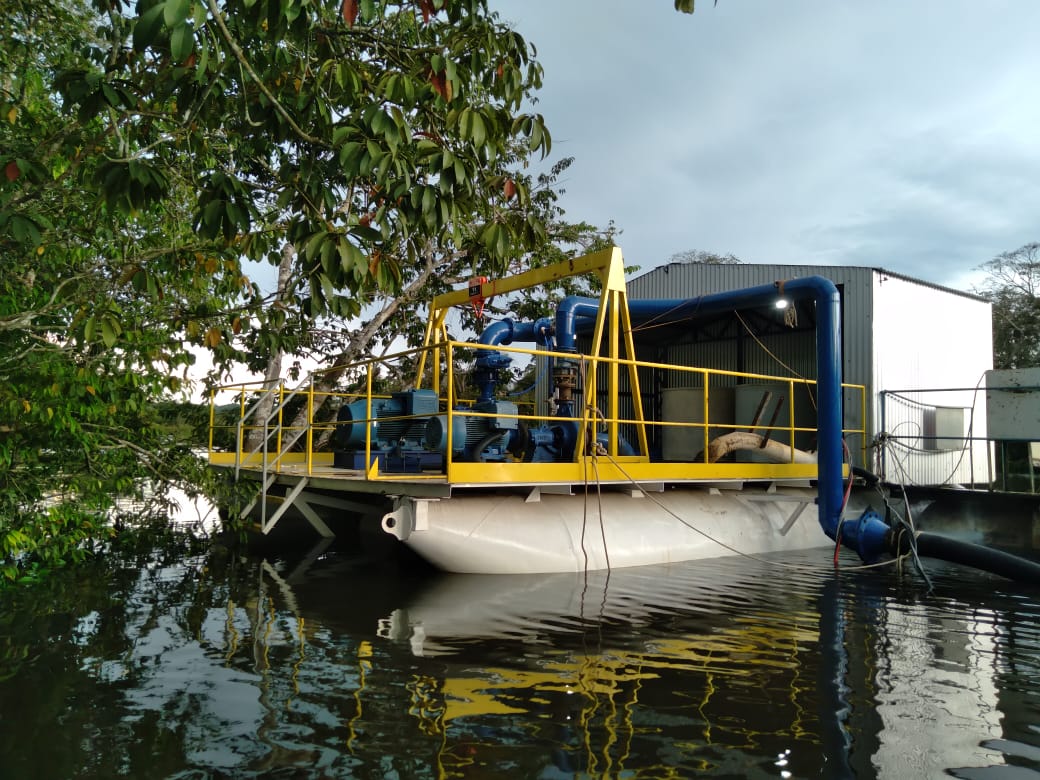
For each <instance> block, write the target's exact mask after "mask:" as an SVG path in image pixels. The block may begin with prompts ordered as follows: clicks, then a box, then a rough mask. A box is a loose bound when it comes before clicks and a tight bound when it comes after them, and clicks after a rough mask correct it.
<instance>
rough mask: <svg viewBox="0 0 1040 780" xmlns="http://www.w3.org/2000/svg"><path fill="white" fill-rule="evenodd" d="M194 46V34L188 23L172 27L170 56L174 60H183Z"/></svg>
mask: <svg viewBox="0 0 1040 780" xmlns="http://www.w3.org/2000/svg"><path fill="white" fill-rule="evenodd" d="M194 48H195V34H194V30H192V27H191V25H190V24H187V23H185V24H181V25H178V26H177V27H174V28H173V33H171V35H170V56H171V57H173V61H174V62H184V61H185V60H186V59H188V57H189V56H190V55H191V52H192V49H194Z"/></svg>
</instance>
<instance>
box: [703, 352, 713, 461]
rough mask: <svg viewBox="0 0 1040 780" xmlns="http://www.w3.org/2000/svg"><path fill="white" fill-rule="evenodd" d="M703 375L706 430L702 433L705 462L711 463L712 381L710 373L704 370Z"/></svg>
mask: <svg viewBox="0 0 1040 780" xmlns="http://www.w3.org/2000/svg"><path fill="white" fill-rule="evenodd" d="M701 376H702V377H703V378H702V380H701V382H702V383H703V385H704V416H703V417H702V419H703V421H704V430H703V431H702V433H703V434H704V462H705V463H709V462H710V461H709V459H708V445H709V444H710V443H711V442H710V441H708V438H709V434H708V410H709V409H711V402H710V401H709V399H708V382H709V381H710V374H709V373H708V372H707V371H703V372H702V373H701Z"/></svg>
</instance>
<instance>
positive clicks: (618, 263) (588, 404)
mask: <svg viewBox="0 0 1040 780" xmlns="http://www.w3.org/2000/svg"><path fill="white" fill-rule="evenodd" d="M588 273H595V274H597V275H598V276H599V279H600V282H601V283H602V285H603V292H602V293H601V294H600V301H599V311H598V313H597V315H596V327H595V330H594V331H593V336H592V347H591V350H590V354H592V355H602V353H603V336H604V331H606V334H607V354H606V356H607V357H608V358H610V361H609V362H608V363H607V366H608V368H607V410H606V412H605V413H602V415H603V417H604V418H605V419H606V420H607V441H608V447H607V450H608V452H609V453H610V455H611V456H612V457H614V458H619V457H621V456H620V455H619V452H618V422H617V420H618V418H619V416H620V409H619V408H618V397H619V394H620V390H621V388H620V372H619V369H620V366H621V363H619V362H618V361H619V360H620V359H627V360H628V361H635V359H636V351H635V345H634V344H633V341H632V321H631V318H630V316H629V312H628V293H627V289H626V287H625V263H624V258H623V257H622V254H621V249H619V248H618V247H611V248H610V249H604V250H601V251H599V252H593V253H592V254H589V255H585V256H584V257H579V258H575V259H572V260H567V261H564V262H562V263H555V264H554V265H549V266H546V267H544V268H532V269H531V270H529V271H524V272H523V273H520V274H516V275H515V276H510V277H506V278H505V279H493V280H490V281H486V282H483V283H482V284H481V285H480V296H481V297H482V298H483V299H485V300H487V299H489V298H491V297H492V296H495V295H505V294H507V293H511V292H518V291H520V290H527V289H530V288H532V287H539V286H541V285H544V284H548V283H550V282H555V281H558V280H560V279H566V278H568V277H572V276H581V275H583V274H588ZM471 294H472V293H471V291H470V290H469V289H465V290H455V291H453V292H449V293H443V294H442V295H438V296H437V297H436V298H434V299H433V301H432V302H431V304H430V316H429V320H428V321H427V324H426V337H425V342H424V346H426V347H433V349H432V350H428V351H432V352H433V365H432V370H433V390H434V391H436V392H437V394H438V395H440V389H441V388H440V384H441V378H440V366H441V361H442V359H446V357H447V356H446V355H444V354H442V349H443V346H442V345H446V344H448V343H449V342H450V339H449V337H448V330H447V327H446V321H447V317H448V312H449V311H450V310H451V309H452V307H454V306H463V305H465V304H467V303H469V302H470V301H471ZM622 338H623V339H624V355H622V354H621V347H622V344H621V341H622ZM426 355H427V351H424V352H423V353H422V357H421V358H420V359H419V365H418V368H417V370H416V376H415V387H416V389H418V388H419V387H420V386H421V382H422V376H423V373H424V371H425V368H426ZM627 365H628V379H629V390H630V392H631V394H632V405H633V410H634V412H633V413H634V419H635V420H636V422H637V425H636V430H637V431H638V452H639V455H638V456H635V457H633V456H629V457H628V458H623V459H624V460H635V461H647V460H649V452H650V450H649V445H648V444H647V437H646V426H645V425H643V422H644V420H643V402H642V396H641V395H640V391H639V374H638V371H637V369H636V366H635V364H634V362H629V363H628V364H627ZM591 379H592V381H588V382H586V384H585V406H584V408H585V409H586V410H596V409H597V407H596V382H595V377H594V376H592V377H591ZM453 402H454V388H451V387H449V388H448V404H449V409H450V408H451V405H452V404H453ZM583 416H586V417H587V414H586V415H583ZM592 421H593V422H594V421H595V420H594V419H593V420H592ZM587 428H588V426H587V425H579V426H578V442H577V446H576V448H575V451H576V452H577V453H582V452H585V437H586V429H587Z"/></svg>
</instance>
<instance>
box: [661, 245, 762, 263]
mask: <svg viewBox="0 0 1040 780" xmlns="http://www.w3.org/2000/svg"><path fill="white" fill-rule="evenodd" d="M669 262H671V263H697V264H699V265H738V264H740V263H743V262H744V261H743V260H741V259H740V258H739V257H737V256H736V255H734V254H728V255H718V254H715V253H714V252H705V251H704V250H703V249H687V250H685V251H683V252H676V253H675V254H674V255H672V256H671V257H670V258H669Z"/></svg>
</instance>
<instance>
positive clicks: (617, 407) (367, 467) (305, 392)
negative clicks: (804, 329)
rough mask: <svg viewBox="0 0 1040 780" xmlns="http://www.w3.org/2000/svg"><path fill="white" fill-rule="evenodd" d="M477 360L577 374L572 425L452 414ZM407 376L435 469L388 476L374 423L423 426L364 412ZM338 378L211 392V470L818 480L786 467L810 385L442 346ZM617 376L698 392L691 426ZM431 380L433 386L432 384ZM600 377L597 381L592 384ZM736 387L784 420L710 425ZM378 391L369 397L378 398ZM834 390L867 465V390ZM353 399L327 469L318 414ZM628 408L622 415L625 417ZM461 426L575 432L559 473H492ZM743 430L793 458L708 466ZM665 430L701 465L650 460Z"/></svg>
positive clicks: (361, 366)
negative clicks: (470, 450) (625, 449)
mask: <svg viewBox="0 0 1040 780" xmlns="http://www.w3.org/2000/svg"><path fill="white" fill-rule="evenodd" d="M480 350H494V351H496V352H502V353H510V354H515V355H517V356H518V357H526V358H527V359H530V360H534V361H536V365H539V363H538V361H542V362H543V363H542V364H544V362H545V361H548V360H550V359H556V360H570V361H574V362H576V363H577V364H578V365H579V374H580V379H579V390H578V392H576V394H575V402H574V411H573V414H572V415H571V416H566V417H560V416H555V415H553V414H550V413H544V414H538V413H537V409H535V410H531V411H528V410H527V409H526V408H525V409H523V410H521V409H518V411H517V412H516V413H515V414H510V413H508V412H503V411H500V410H496V411H494V412H484V411H477V410H474V409H471V408H460V407H461V406H462V401H461V400H460V399H462V398H463V397H464V396H466V395H467V393H465V392H464V384H465V371H466V369H465V368H460V366H463V365H465V364H469V363H471V362H472V360H473V358H474V357H475V356H476V354H477V353H478V352H479V351H480ZM615 354H616V353H615ZM415 365H420V366H422V367H423V368H422V371H423V375H421V376H420V377H419V378H418V379H417V380H412V381H404V380H402V381H401V382H399V383H397V387H399V388H400V389H401V390H407V389H422V387H421V386H422V385H424V384H426V385H431V384H436V385H437V387H436V390H437V415H440V416H444V418H445V420H446V438H447V443H446V446H445V448H444V449H445V452H444V453H443V459H442V461H441V463H440V466H439V467H424V468H422V470H421V471H416V472H394V471H389V470H388V469H386V468H383V467H381V465H380V459H379V457H378V456H379V452H378V443H377V442H376V441H373V437H372V430H373V423H377V424H378V425H385V424H386V423H392V422H405V421H408V420H417V421H421V420H424V419H428V418H429V417H431V416H432V415H430V414H412V415H394V416H379V415H378V414H374V413H373V402H374V401H376V400H379V399H385V398H389V397H390V395H389V394H388V393H387V392H386V391H385V388H384V387H383V385H385V384H387V378H388V377H390V376H395V375H396V376H401V377H404V376H410V375H411V370H412V369H413V368H414V366H415ZM346 369H347V372H348V375H350V376H352V377H353V385H354V387H353V389H350V390H342V391H333V390H325V389H321V388H322V377H323V375H324V374H325V372H317V373H316V374H314V375H313V376H312V377H311V378H310V379H309V380H308V382H307V383H306V384H305V385H303V386H300V387H297V388H295V389H288V388H286V387H285V386H284V385H278V386H276V387H275V388H273V389H272V388H268V387H267V386H265V385H264V384H263V383H255V382H254V383H244V384H236V385H228V386H225V387H221V388H218V389H217V390H215V391H214V393H213V395H212V396H211V411H210V448H209V458H210V462H211V463H213V464H214V465H222V466H228V465H235V466H236V467H241V468H264V469H265V470H270V471H274V472H278V471H281V470H288V469H292V470H294V471H296V472H297V473H306V474H314V473H316V472H317V471H321V472H323V473H329V472H337V471H338V472H339V473H340V474H342V475H343V476H353V477H354V478H359V477H364V478H367V479H370V480H393V481H413V480H431V479H432V480H442V481H447V482H448V483H452V484H472V485H482V484H487V485H493V484H517V483H519V484H542V483H554V482H556V483H572V484H574V483H579V482H584V481H601V482H627V481H637V482H667V481H694V480H698V481H699V480H704V481H713V480H736V479H742V480H753V479H784V478H790V479H795V478H803V479H810V478H814V477H815V476H816V471H817V467H816V464H814V463H795V462H794V453H793V448H794V447H795V443H796V441H797V440H798V439H799V438H806V437H809V436H811V435H813V434H815V432H816V429H815V427H813V426H806V425H804V424H803V425H799V424H796V423H797V421H796V408H795V407H796V405H795V403H794V398H795V396H796V390H797V391H800V393H801V394H802V395H804V396H808V398H810V399H813V401H814V399H815V393H814V387H815V382H814V381H812V380H808V379H803V378H796V377H790V376H783V377H781V376H771V375H767V374H756V373H746V372H736V371H727V370H721V369H711V368H703V367H695V366H681V365H675V364H666V363H657V362H649V361H640V360H634V359H630V358H625V357H606V356H597V355H580V354H573V353H560V352H552V351H547V350H533V349H525V348H521V347H513V346H503V345H494V346H488V345H482V344H474V343H469V342H457V341H450V340H448V341H440V342H438V343H436V344H431V345H429V346H425V347H417V348H414V349H409V350H405V351H403V352H400V353H397V354H395V355H392V356H388V357H383V358H374V359H371V360H365V361H360V362H357V363H354V364H352V365H350V366H348V367H346ZM333 370H336V371H338V372H343V367H337V368H336V369H329V371H333ZM619 374H623V375H624V376H628V377H635V378H636V381H639V379H638V378H639V377H640V376H641V375H642V376H646V375H647V374H650V375H654V374H656V375H657V379H658V380H659V381H658V382H657V384H659V385H667V386H669V387H689V388H691V389H698V390H701V391H702V393H703V397H702V398H701V399H699V406H700V409H699V410H698V411H699V413H700V414H699V416H700V419H699V420H685V421H684V420H665V419H660V415H656V414H654V413H652V412H653V410H652V409H648V408H644V404H645V403H646V402H647V399H646V398H642V397H640V395H639V393H638V387H636V388H633V390H634V392H630V391H629V390H626V387H628V386H627V385H625V380H624V376H622V379H621V381H620V382H619V381H618V375H619ZM601 375H602V376H601ZM424 376H425V380H426V381H424ZM434 378H436V382H434V381H433V379H434ZM604 378H605V379H606V381H605V382H604V381H602V380H603V379H604ZM738 383H745V384H747V383H752V384H754V383H764V384H769V385H773V386H780V387H782V388H786V398H787V399H788V402H787V412H786V413H785V414H784V415H781V417H782V419H780V418H777V419H775V420H770V421H768V422H767V423H763V422H762V421H761V420H758V421H756V422H755V423H754V425H751V424H749V423H748V422H746V421H744V422H737V421H736V419H735V418H728V419H712V415H711V410H712V394H713V393H715V394H716V396H717V395H718V394H719V393H720V392H731V391H730V388H733V387H735V386H736V385H737V384H738ZM604 385H605V386H606V387H605V389H604ZM377 386H378V388H379V392H376V387H377ZM842 387H843V390H844V391H845V396H846V398H849V397H852V398H855V397H856V395H858V399H859V403H858V407H859V420H860V427H846V428H844V432H845V434H846V436H847V437H855V436H859V437H860V442H861V453H862V454H861V457H863V458H864V460H863V461H862V462H863V463H864V464H865V463H866V461H865V458H866V446H867V436H866V432H865V430H864V428H863V427H862V426H863V425H864V424H865V422H864V421H865V420H866V389H865V387H864V386H863V385H854V384H844V385H843V386H842ZM611 388H613V390H611ZM265 389H267V390H268V391H271V392H273V393H274V396H275V401H274V404H273V409H274V410H275V411H274V412H273V414H272V417H271V418H270V419H269V420H267V421H263V420H256V419H253V418H252V417H251V414H255V412H253V409H254V408H255V407H254V405H253V404H252V403H251V402H252V401H254V400H255V399H257V398H259V396H260V394H261V393H262V392H263V391H264V390H265ZM431 389H433V388H431ZM228 393H231V394H233V397H234V398H235V401H234V407H233V408H235V409H237V419H233V420H232V419H230V417H229V415H228V411H229V410H230V408H232V407H231V405H230V404H226V405H225V406H223V407H218V405H217V403H216V401H217V398H218V397H226V395H227V394H228ZM626 393H629V395H626ZM505 395H506V394H505V392H504V391H503V392H501V393H499V394H498V396H499V399H502V398H503V397H505ZM626 398H628V400H627V401H626ZM359 400H364V401H365V409H366V414H365V416H364V418H363V419H352V420H351V424H353V425H362V426H364V431H365V435H364V450H363V461H362V463H363V465H364V468H362V469H352V468H343V467H340V468H337V467H336V466H335V454H334V452H333V450H332V447H331V445H329V444H327V443H324V442H326V441H327V440H328V439H329V438H330V436H331V435H332V433H333V432H334V430H335V428H336V426H337V421H336V420H335V419H334V418H333V419H326V418H325V417H323V416H322V415H320V414H319V410H321V409H323V408H327V407H329V406H330V404H329V403H328V402H329V401H336V402H338V404H343V403H351V402H354V401H359ZM649 400H653V396H650V397H649ZM290 401H294V402H295V405H290ZM626 403H627V405H628V408H627V409H624V411H623V407H624V406H625V404H626ZM518 406H519V404H518ZM778 406H779V404H778ZM290 415H291V417H290ZM460 416H462V417H466V418H471V419H477V418H506V419H515V420H517V421H519V422H522V423H524V424H526V425H528V426H530V427H533V428H534V427H538V426H541V425H544V424H559V423H562V422H571V423H574V425H575V426H576V429H577V430H576V443H575V447H574V450H575V455H574V458H573V459H572V460H571V461H570V462H567V463H560V462H525V461H523V460H522V459H516V458H512V457H507V458H505V459H504V460H502V461H498V462H473V461H467V460H462V459H460V458H457V457H456V456H455V455H454V453H455V451H456V449H457V448H456V446H455V445H456V442H454V441H453V439H454V436H455V430H454V429H455V426H454V422H455V420H456V418H458V417H460ZM293 417H299V418H300V420H301V422H300V423H295V422H294V421H293V419H292V418H293ZM287 418H289V419H287ZM751 428H753V431H754V432H755V433H758V434H760V435H761V436H763V437H766V438H771V437H782V438H783V439H785V443H786V444H788V445H789V446H791V447H792V456H791V460H790V462H786V463H765V462H711V461H710V460H709V456H708V452H709V445H710V443H711V440H712V437H713V436H718V435H719V433H720V432H723V433H725V432H731V431H747V430H749V429H751ZM258 430H263V431H264V432H265V433H266V435H267V437H268V440H269V445H270V446H269V447H268V449H266V450H263V451H262V452H261V451H257V452H250V451H248V450H247V449H246V447H245V442H246V441H247V439H248V438H249V434H250V433H251V432H252V431H258ZM669 430H686V431H689V432H690V434H691V435H692V436H693V437H695V438H696V440H697V441H699V442H700V443H701V445H702V446H701V452H700V454H699V455H698V456H697V457H694V458H689V459H684V460H681V461H679V460H676V461H667V462H666V461H663V460H661V459H659V458H658V459H652V458H651V454H650V450H651V448H650V442H655V443H657V442H661V441H663V438H664V436H665V435H666V431H669ZM600 431H602V432H605V433H606V445H605V446H601V445H600V444H599V443H598V438H597V437H596V434H597V432H600ZM622 438H624V440H625V441H628V442H629V444H630V445H631V448H632V450H633V451H634V453H635V454H630V455H623V454H621V450H622V447H621V442H622ZM590 439H591V440H590ZM221 443H223V445H224V446H223V448H221V447H220V446H218V445H220V444H221ZM458 449H461V448H458ZM272 450H273V454H272V453H271V451H272ZM359 451H360V448H359ZM356 454H357V453H356ZM356 454H355V457H356Z"/></svg>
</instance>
